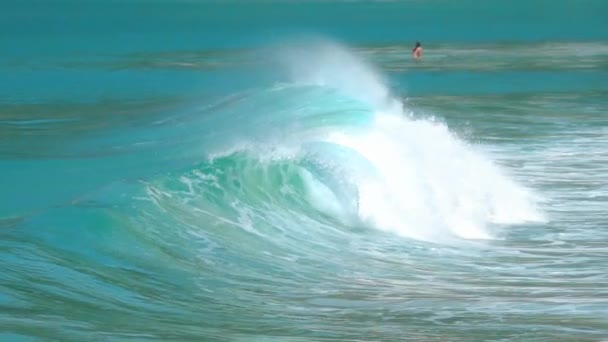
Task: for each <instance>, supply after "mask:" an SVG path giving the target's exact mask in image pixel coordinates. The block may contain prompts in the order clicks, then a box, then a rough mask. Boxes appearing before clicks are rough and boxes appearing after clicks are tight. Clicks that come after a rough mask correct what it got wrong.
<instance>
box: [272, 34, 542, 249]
mask: <svg viewBox="0 0 608 342" xmlns="http://www.w3.org/2000/svg"><path fill="white" fill-rule="evenodd" d="M281 56H282V57H283V63H284V65H286V67H287V70H288V72H289V75H290V77H291V80H292V81H293V82H295V83H297V84H312V85H317V86H321V87H329V88H333V89H336V90H338V91H339V92H341V93H342V94H344V95H346V96H349V97H352V98H354V99H355V100H358V101H361V102H363V103H365V104H367V105H368V106H369V107H370V109H371V110H372V111H373V112H374V115H373V119H372V120H371V124H370V125H369V126H368V127H366V128H365V129H363V130H349V129H347V128H346V127H345V128H344V129H332V130H331V131H326V132H324V136H323V140H324V141H326V142H329V143H332V144H336V145H339V146H342V147H345V148H347V149H350V150H352V151H353V152H354V153H356V154H358V155H359V157H363V158H365V159H366V160H367V161H368V162H369V164H370V165H371V167H372V169H373V172H369V170H368V169H362V168H360V167H358V165H360V163H354V162H353V163H352V165H350V167H349V165H346V167H345V168H343V170H344V169H346V170H348V173H349V174H348V175H347V178H348V179H349V180H350V181H351V182H354V183H355V186H356V188H357V194H358V195H357V196H358V199H357V202H358V206H357V207H358V208H357V215H358V218H359V219H360V220H361V221H363V222H365V223H368V224H371V225H373V226H374V227H376V228H378V229H382V230H388V231H393V232H396V233H398V234H401V235H404V236H407V237H411V238H416V239H424V240H431V241H439V240H442V239H444V238H449V237H450V236H457V237H461V238H466V239H489V238H492V237H493V234H492V227H496V226H498V225H511V224H520V223H525V222H534V221H542V220H544V218H543V215H542V213H541V212H540V210H539V209H538V208H537V205H536V204H535V196H534V194H532V193H531V191H530V190H528V189H526V188H524V187H523V186H521V185H519V184H517V183H516V182H515V181H514V180H513V179H511V178H510V177H509V176H508V174H507V172H506V171H505V170H503V169H501V168H500V167H499V166H497V165H496V164H495V163H494V162H493V161H492V160H491V159H490V158H489V157H488V156H486V155H484V154H482V153H481V152H480V151H478V150H476V149H475V148H474V146H471V145H470V144H468V143H467V142H465V141H463V140H461V139H459V138H458V137H457V136H455V135H454V134H452V133H451V132H450V130H449V128H448V127H447V126H446V125H445V124H443V123H440V122H436V121H431V120H428V119H415V118H413V117H411V116H410V115H406V113H405V110H404V108H403V105H402V104H401V102H400V101H398V100H397V99H396V98H395V97H394V96H392V95H391V92H390V90H389V88H388V87H387V86H386V85H385V84H386V82H385V81H384V79H383V78H382V77H381V76H380V74H379V73H377V72H376V71H374V70H373V68H371V67H369V66H368V65H366V64H365V63H364V62H363V61H361V60H359V59H357V57H356V56H354V55H353V54H352V53H349V52H348V51H347V50H346V49H345V48H342V47H340V46H339V45H336V44H333V43H328V42H322V43H316V45H314V46H312V47H311V46H306V48H291V49H287V50H285V51H283V52H282V54H281ZM342 162H344V161H342ZM346 163H348V161H347V162H346ZM326 192H327V190H326V189H323V191H318V192H317V191H315V192H314V193H315V196H314V198H318V197H319V195H318V194H319V193H326ZM332 210H334V211H335V209H332Z"/></svg>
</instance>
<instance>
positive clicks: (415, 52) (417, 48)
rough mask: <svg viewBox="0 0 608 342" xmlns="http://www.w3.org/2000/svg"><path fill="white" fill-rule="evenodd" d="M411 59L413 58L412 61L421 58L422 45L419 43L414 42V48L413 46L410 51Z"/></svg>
mask: <svg viewBox="0 0 608 342" xmlns="http://www.w3.org/2000/svg"><path fill="white" fill-rule="evenodd" d="M412 57H414V59H420V58H422V44H420V42H416V46H414V49H413V50H412Z"/></svg>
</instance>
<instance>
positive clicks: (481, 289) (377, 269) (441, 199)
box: [0, 41, 605, 341]
mask: <svg viewBox="0 0 608 342" xmlns="http://www.w3.org/2000/svg"><path fill="white" fill-rule="evenodd" d="M275 55H276V65H277V66H278V67H279V68H280V71H281V74H283V75H284V81H282V82H280V83H276V84H274V85H272V86H268V87H259V88H253V89H250V90H248V91H244V92H238V93H234V94H232V95H231V96H228V97H225V98H222V99H221V100H218V101H215V102H214V103H212V104H208V103H206V104H205V105H204V106H201V105H200V104H199V105H192V104H191V103H188V104H187V105H175V106H173V107H170V108H171V110H174V107H178V108H182V110H183V107H184V106H186V107H188V109H187V110H184V111H183V113H184V114H180V115H175V116H174V117H169V118H167V117H164V116H161V118H159V117H157V116H154V117H153V119H152V120H149V119H146V120H149V121H146V123H145V124H142V122H140V121H137V119H134V118H131V119H129V121H119V122H117V123H115V125H116V127H119V128H120V129H116V127H114V128H113V129H107V128H106V127H97V126H96V125H93V124H91V125H87V127H89V126H91V127H94V129H95V134H87V133H90V132H89V131H87V130H88V129H89V128H86V129H85V128H83V129H82V130H83V131H80V130H78V131H76V130H75V131H74V134H75V135H78V137H77V138H73V139H77V141H78V144H75V143H74V141H73V140H70V139H72V138H70V139H68V138H65V140H61V141H60V142H57V143H56V144H48V145H45V146H44V148H43V146H40V148H39V149H36V150H35V151H32V152H31V153H32V154H31V155H28V158H30V159H28V160H25V161H19V162H17V161H13V162H14V163H17V164H15V165H14V170H17V169H19V170H25V171H22V172H16V171H14V172H12V173H10V172H8V171H7V173H6V175H8V176H10V177H13V178H11V179H28V180H30V181H31V180H33V179H35V177H34V176H33V175H34V174H35V172H34V171H27V170H40V168H42V167H44V168H46V172H47V175H46V177H47V178H48V179H49V180H53V181H49V182H45V183H44V184H38V183H35V181H33V182H34V183H32V184H33V185H30V186H31V187H36V188H37V191H38V192H40V193H41V194H46V195H44V196H43V195H41V197H40V198H39V199H37V200H36V202H33V203H31V207H30V208H24V206H20V205H18V204H14V205H13V206H12V207H11V206H10V205H9V204H7V206H6V207H5V209H3V210H4V217H5V218H4V219H3V220H2V221H0V225H1V226H3V227H4V228H7V229H6V231H5V232H4V233H3V234H4V235H5V238H4V239H3V240H2V242H0V253H1V254H0V255H1V256H2V258H0V260H1V261H0V266H1V267H2V269H3V270H4V272H3V275H2V276H0V280H1V281H2V282H1V283H0V286H2V289H3V295H0V305H1V306H2V308H3V309H4V310H2V311H3V312H4V313H3V314H2V317H3V320H2V322H3V323H2V324H3V326H4V327H5V328H6V329H4V331H8V332H9V333H8V334H6V335H5V337H7V338H20V337H24V336H45V337H47V338H54V339H79V338H82V339H88V338H91V337H93V338H99V339H104V338H111V339H177V340H180V339H192V338H203V339H225V338H228V339H230V340H252V339H259V340H264V341H268V340H274V339H276V340H308V339H314V340H344V339H346V340H356V339H359V340H375V339H378V338H379V336H380V337H381V338H386V340H396V339H399V338H400V336H402V334H403V327H407V328H408V329H411V331H408V334H409V335H408V336H410V337H412V338H421V339H426V340H429V339H431V340H432V339H441V338H442V337H445V336H464V337H469V338H471V337H472V336H477V337H479V336H488V335H487V334H489V333H491V332H494V333H495V334H496V337H499V335H500V336H503V337H505V338H509V337H516V338H522V339H526V338H532V339H533V338H537V337H538V336H539V335H535V334H536V333H535V332H534V331H538V330H531V332H525V331H524V332H521V331H522V329H521V326H522V325H523V324H524V323H525V321H524V320H525V319H526V317H537V315H538V314H539V313H542V312H553V314H554V315H555V318H556V320H557V321H559V322H561V321H560V320H561V319H563V318H564V317H567V316H568V315H569V312H570V311H569V309H568V307H567V306H568V305H569V304H567V303H565V304H563V305H564V306H563V307H559V308H557V309H555V307H554V306H553V303H552V302H551V301H552V297H551V296H552V292H551V291H553V290H551V289H550V288H547V287H545V286H544V285H543V286H541V285H539V283H538V282H539V281H541V279H542V278H543V277H544V275H543V274H544V273H543V272H540V273H539V274H536V273H535V272H536V271H535V270H536V269H538V268H544V267H554V266H555V267H561V266H560V265H558V264H557V263H555V261H551V260H550V259H553V257H552V255H553V254H551V253H552V252H551V251H552V248H554V245H553V242H547V245H546V246H545V247H547V246H548V247H547V248H548V249H547V250H545V252H546V253H547V254H546V256H547V258H548V259H547V258H545V255H544V254H543V255H538V254H535V253H537V252H535V250H534V248H531V247H530V245H529V243H531V242H530V241H532V240H533V239H528V238H525V239H519V240H518V239H514V238H513V235H512V234H515V235H517V234H523V235H526V234H529V232H530V231H533V230H534V228H535V227H537V226H539V225H544V224H546V223H547V222H548V220H547V218H546V214H545V213H544V211H543V210H541V208H540V206H541V204H542V203H543V202H542V201H543V199H542V198H541V197H540V196H538V195H537V194H536V192H535V191H533V190H531V189H530V188H529V187H527V186H524V185H522V184H523V183H522V182H520V179H517V178H515V176H513V175H511V170H509V169H507V168H506V166H505V165H508V164H509V163H505V162H504V160H501V163H499V162H497V159H496V153H497V152H492V148H487V147H486V146H484V145H483V144H475V143H471V142H470V140H471V139H470V137H467V136H466V135H464V134H463V133H462V132H460V133H455V132H454V131H452V130H451V129H450V127H449V126H448V124H446V123H445V122H444V121H442V120H441V119H439V118H437V117H435V116H432V115H428V114H424V115H422V113H418V112H416V111H415V110H413V109H412V107H411V105H410V104H409V103H408V102H407V101H404V100H402V99H400V98H399V97H397V96H396V95H394V94H393V93H392V92H391V88H390V86H388V82H387V81H386V79H385V78H384V77H383V76H382V75H381V74H380V73H379V72H377V71H376V70H374V68H373V67H372V66H370V65H368V64H366V63H365V62H364V61H362V60H360V59H359V58H357V57H356V56H355V55H354V54H353V53H351V52H349V51H348V50H347V49H346V48H344V47H341V46H339V45H337V44H334V43H330V42H318V41H317V42H314V43H308V44H304V45H298V46H296V45H293V46H288V47H282V48H281V49H279V50H278V51H276V53H275ZM439 100H441V101H448V100H449V99H448V100H446V99H445V98H439V99H438V100H437V101H436V103H439V102H438V101H439ZM485 100H488V99H485ZM490 100H491V99H490ZM429 106H430V105H429ZM484 106H486V107H487V106H488V105H487V104H484ZM482 119H483V118H480V120H482ZM106 120H107V118H106ZM70 122H71V121H70V120H69V119H65V120H61V121H58V122H56V123H54V124H56V125H64V126H62V127H64V129H65V127H72V126H69V125H71V123H70ZM29 124H30V125H36V124H37V123H36V122H31V123H29ZM505 126H506V124H505ZM106 129H107V130H106ZM104 132H105V133H104ZM52 137H53V138H54V139H55V138H56V137H55V136H52ZM59 150H61V154H58V151H59ZM537 151H540V150H537ZM498 153H500V150H499V151H498ZM538 153H540V152H538ZM35 158H39V160H41V162H40V164H36V166H37V167H38V169H36V168H34V167H31V166H30V167H29V169H28V168H27V167H26V166H27V165H29V164H27V163H33V162H32V161H31V160H32V159H33V160H35ZM26 159H27V158H26ZM82 160H87V162H86V163H83V162H82ZM19 163H21V164H19ZM84 164H86V165H84ZM6 165H8V166H4V167H5V170H9V169H8V167H10V165H9V164H6ZM501 165H502V166H501ZM73 170H76V171H73ZM19 177H21V178H19ZM75 177H78V179H79V180H80V182H72V183H74V184H81V185H67V184H68V183H69V180H72V181H73V179H74V178H75ZM23 182H25V181H23ZM13 183H15V184H18V183H20V182H18V181H15V182H13ZM85 183H86V184H85ZM58 184H59V185H58ZM61 184H65V185H61ZM82 184H85V185H82ZM6 186H7V187H8V186H9V182H8V181H7V182H6ZM55 187H56V188H55ZM59 189H61V191H60V190H59ZM18 201H19V198H17V197H16V199H15V202H18ZM11 208H12V209H11ZM11 210H12V212H11ZM41 227H42V228H43V229H41ZM17 228H18V229H17ZM511 230H513V231H514V232H511ZM522 231H525V233H522ZM523 235H522V236H523ZM511 240H514V241H516V242H515V244H514V245H509V243H510V242H509V241H511ZM545 252H543V253H545ZM522 255H523V256H522ZM512 260H521V262H522V263H524V264H523V266H520V265H519V263H513V262H512ZM568 274H569V275H572V273H568ZM589 276H590V277H591V278H589V281H590V282H591V281H594V280H593V279H592V278H593V275H589ZM562 280H563V281H564V282H566V281H569V280H568V279H565V278H564V279H562V278H559V279H556V280H554V282H556V283H559V284H558V285H559V286H561V287H562V289H561V290H560V291H561V292H560V293H561V294H564V295H566V296H568V295H572V296H577V295H581V293H579V292H577V291H578V290H577V288H568V286H567V285H564V284H565V283H564V282H562ZM513 281H520V282H521V283H517V284H514V283H512V282H513ZM552 281H553V280H552ZM581 281H583V280H581ZM18 284H21V285H18ZM581 284H583V285H581V286H587V285H588V284H587V283H586V282H584V281H583V283H581ZM531 292H534V293H537V294H538V297H535V298H536V299H534V300H532V301H526V300H520V298H525V297H526V296H527V295H529V294H530V293H531ZM505 293H506V294H505ZM496 298H500V300H496ZM585 298H587V297H585ZM589 305H591V306H592V304H589ZM554 309H555V310H556V311H551V310H554ZM581 310H582V311H581V312H582V314H581V315H582V316H581V317H580V319H581V322H583V321H584V323H581V324H582V325H584V326H592V327H593V326H594V324H596V325H597V326H598V327H599V326H600V323H601V322H599V321H598V320H595V321H594V320H593V319H592V318H590V317H591V314H590V313H597V312H598V310H600V311H601V310H604V311H605V309H597V308H595V307H588V308H586V309H585V308H583V309H581ZM488 317H490V318H491V319H490V320H488ZM522 317H523V318H522ZM503 320H504V321H509V322H510V323H509V324H507V325H504V324H502V323H501V322H503ZM369 322H373V324H369ZM488 322H491V323H488ZM538 324H539V325H538V329H540V331H541V332H542V333H543V334H549V335H551V334H558V333H571V331H569V330H567V329H566V328H564V331H561V330H560V328H559V327H558V326H557V325H554V324H553V323H552V321H551V319H550V318H547V321H542V320H541V321H539V323H538ZM463 326H465V327H466V328H462V327H463ZM459 327H460V328H459ZM547 327H549V328H547ZM461 328H462V329H461ZM543 329H544V330H543ZM524 330H525V329H524ZM549 335H543V336H549ZM0 336H2V335H0ZM552 336H557V335H552Z"/></svg>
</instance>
